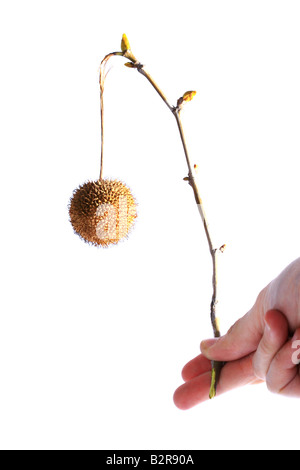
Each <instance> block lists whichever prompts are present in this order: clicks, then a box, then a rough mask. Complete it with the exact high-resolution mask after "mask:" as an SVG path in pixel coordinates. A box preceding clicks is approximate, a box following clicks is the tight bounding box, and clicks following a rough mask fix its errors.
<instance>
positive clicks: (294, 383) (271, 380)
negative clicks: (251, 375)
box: [266, 328, 300, 397]
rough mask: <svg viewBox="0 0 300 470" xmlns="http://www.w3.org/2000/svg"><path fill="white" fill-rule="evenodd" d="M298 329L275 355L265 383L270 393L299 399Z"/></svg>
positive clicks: (299, 341)
mask: <svg viewBox="0 0 300 470" xmlns="http://www.w3.org/2000/svg"><path fill="white" fill-rule="evenodd" d="M299 357H300V328H298V329H297V330H296V331H295V334H294V336H293V338H292V339H290V340H289V341H288V342H286V343H285V345H284V346H283V347H282V348H281V349H280V351H279V352H278V353H277V354H276V356H275V357H274V359H273V361H272V362H271V365H270V367H269V370H268V373H267V376H266V383H267V387H268V389H269V390H270V391H271V392H274V393H279V394H281V395H285V396H290V397H300V369H299V363H300V360H299Z"/></svg>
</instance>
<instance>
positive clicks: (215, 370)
mask: <svg viewBox="0 0 300 470" xmlns="http://www.w3.org/2000/svg"><path fill="white" fill-rule="evenodd" d="M121 47H122V52H119V53H112V54H108V55H107V56H106V57H105V58H104V59H103V61H102V63H104V61H106V62H107V60H108V59H109V58H110V57H111V56H112V55H122V56H124V57H125V58H127V59H129V60H130V62H129V63H126V64H125V65H127V66H128V67H131V68H135V69H137V71H138V72H139V73H140V74H141V75H143V76H144V77H145V78H146V79H147V80H148V81H149V82H150V83H151V85H152V86H153V88H154V89H155V90H156V92H157V93H158V94H159V96H160V97H161V98H162V100H163V101H164V103H165V104H166V105H167V107H168V108H169V110H170V111H171V112H172V114H173V115H174V117H175V119H176V122H177V125H178V130H179V134H180V138H181V142H182V146H183V150H184V154H185V158H186V162H187V166H188V177H187V178H185V179H186V180H187V181H188V182H189V184H190V186H191V187H192V189H193V192H194V197H195V200H196V204H197V206H198V210H199V213H200V215H201V218H202V222H203V225H204V230H205V234H206V238H207V241H208V246H209V251H210V254H211V258H212V265H213V275H212V285H213V294H212V300H211V305H210V317H211V324H212V327H213V332H214V336H215V337H216V338H217V337H220V336H221V333H220V328H219V322H218V319H217V316H216V307H217V303H218V297H217V285H218V278H217V255H218V253H219V252H220V251H223V248H224V247H225V245H223V247H221V248H216V247H215V246H214V244H213V242H212V237H211V234H210V230H209V225H208V222H207V217H206V214H205V211H204V208H203V203H202V199H201V197H200V193H199V189H198V186H197V183H196V180H195V177H194V175H193V170H192V166H191V162H190V158H189V154H188V149H187V145H186V141H185V137H184V132H183V128H182V122H181V118H180V112H181V110H182V105H183V104H184V102H185V101H190V99H191V97H190V94H191V93H194V92H188V93H186V94H185V95H188V96H187V98H186V99H185V95H184V96H183V97H182V98H179V100H178V101H177V106H172V105H171V104H170V103H169V101H168V99H167V98H166V95H165V94H164V93H163V92H162V90H161V89H160V88H159V86H158V85H157V83H156V82H155V81H154V80H153V78H152V77H151V75H150V74H149V73H148V72H147V71H146V70H145V68H144V66H143V65H142V64H141V63H140V62H139V61H138V60H137V59H136V57H135V56H134V55H133V54H132V52H131V49H130V46H129V42H128V40H127V37H126V36H125V35H123V39H122V45H121ZM106 62H105V63H106ZM101 65H102V64H101ZM101 76H102V77H103V74H101V73H100V91H101V95H102V96H101V119H102V124H101V129H102V141H101V171H100V178H101V177H102V165H103V83H101ZM222 366H223V363H221V362H217V361H212V380H211V387H210V392H209V398H213V397H215V395H216V388H217V383H218V379H219V375H220V372H221V369H222Z"/></svg>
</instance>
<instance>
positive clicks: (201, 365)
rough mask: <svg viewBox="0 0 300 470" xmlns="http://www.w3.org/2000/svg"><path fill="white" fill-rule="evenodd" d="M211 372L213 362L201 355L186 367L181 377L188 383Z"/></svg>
mask: <svg viewBox="0 0 300 470" xmlns="http://www.w3.org/2000/svg"><path fill="white" fill-rule="evenodd" d="M209 371H211V361H210V360H209V359H207V358H206V357H205V356H203V354H200V355H199V356H197V357H195V358H194V359H192V360H191V361H189V362H188V363H187V364H186V365H185V366H184V368H183V369H182V372H181V376H182V378H183V380H184V381H185V382H188V381H189V380H191V379H193V378H194V377H197V376H198V375H200V374H204V373H205V372H209Z"/></svg>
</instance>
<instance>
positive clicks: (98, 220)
mask: <svg viewBox="0 0 300 470" xmlns="http://www.w3.org/2000/svg"><path fill="white" fill-rule="evenodd" d="M115 56H120V57H124V58H125V59H127V61H128V62H126V63H125V65H126V67H129V68H132V69H135V70H137V71H138V72H139V73H140V74H141V75H143V76H144V77H145V78H146V79H147V80H148V81H149V82H150V83H151V85H152V86H153V88H154V89H155V90H156V92H157V93H158V94H159V96H160V97H161V98H162V100H163V101H164V103H165V104H166V105H167V107H168V108H169V110H170V111H171V113H172V114H173V116H174V117H175V120H176V123H177V126H178V130H179V134H180V138H181V142H182V146H183V150H184V155H185V159H186V163H187V167H188V176H187V177H185V178H184V180H185V181H187V182H188V183H189V185H190V186H191V188H192V190H193V193H194V197H195V201H196V204H197V207H198V210H199V213H200V216H201V219H202V222H203V226H204V230H205V234H206V238H207V241H208V247H209V251H210V255H211V259H212V288H213V293H212V299H211V305H210V318H211V324H212V327H213V332H214V336H215V337H216V338H217V337H220V336H221V333H220V328H219V321H218V318H217V314H216V309H217V303H218V297H217V285H218V278H217V258H218V254H219V253H222V252H223V251H224V249H225V245H222V246H221V247H216V246H215V245H214V243H213V241H212V237H211V233H210V229H209V225H208V221H207V217H206V214H205V211H204V207H203V202H202V199H201V197H200V193H199V189H198V186H197V183H196V180H195V175H194V170H195V169H196V165H194V166H192V164H191V161H190V157H189V153H188V149H187V144H186V140H185V136H184V132H183V127H182V122H181V117H180V113H181V111H182V109H183V107H184V105H185V103H187V102H189V101H191V100H192V99H193V98H194V96H195V94H196V92H195V91H187V92H186V93H184V95H183V96H181V97H180V98H179V99H178V100H177V104H176V105H175V106H173V105H172V104H170V103H169V101H168V100H167V98H166V96H165V94H164V93H163V92H162V90H161V89H160V88H159V86H158V85H157V83H156V82H155V81H154V80H153V78H152V77H151V75H150V74H149V73H148V72H147V70H146V69H145V67H144V65H143V64H142V63H141V62H140V61H139V60H137V59H136V57H135V56H134V55H133V53H132V51H131V47H130V44H129V41H128V39H127V37H126V35H125V34H123V37H122V41H121V51H119V52H111V53H109V54H107V55H106V56H105V57H104V59H103V60H102V62H101V66H100V76H99V84H100V109H101V163H100V175H99V179H98V180H97V181H95V182H90V181H88V182H87V183H85V184H83V185H82V186H80V187H79V188H78V189H76V190H75V191H74V193H73V196H72V198H71V200H70V204H69V215H70V222H71V224H72V226H73V229H74V231H75V233H77V234H78V235H79V236H80V237H81V238H82V239H83V240H84V241H86V242H88V243H92V244H94V245H98V246H103V247H107V246H109V245H110V244H116V243H118V242H119V241H120V240H122V239H124V238H126V237H127V235H128V233H129V231H130V229H131V227H132V225H133V223H134V220H135V218H136V217H137V213H136V202H135V199H134V197H133V196H132V194H131V191H130V189H129V188H128V187H127V186H126V185H125V184H123V183H121V182H120V181H116V180H107V179H103V176H102V174H103V150H104V148H103V147H104V126H103V123H104V101H103V96H104V83H105V78H106V75H107V64H108V62H109V59H110V58H112V57H115ZM222 366H223V364H222V363H221V362H217V361H212V377H211V387H210V391H209V397H210V398H213V397H215V395H216V389H217V383H218V380H219V375H220V372H221V369H222Z"/></svg>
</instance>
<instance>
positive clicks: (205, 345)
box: [201, 338, 220, 351]
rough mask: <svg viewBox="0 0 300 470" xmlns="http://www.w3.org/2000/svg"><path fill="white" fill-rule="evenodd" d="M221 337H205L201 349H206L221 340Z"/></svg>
mask: <svg viewBox="0 0 300 470" xmlns="http://www.w3.org/2000/svg"><path fill="white" fill-rule="evenodd" d="M219 339H220V338H211V339H205V340H203V341H202V342H201V349H205V350H206V351H207V350H208V349H209V348H211V347H212V346H213V345H214V344H216V343H217V342H218V341H219Z"/></svg>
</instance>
